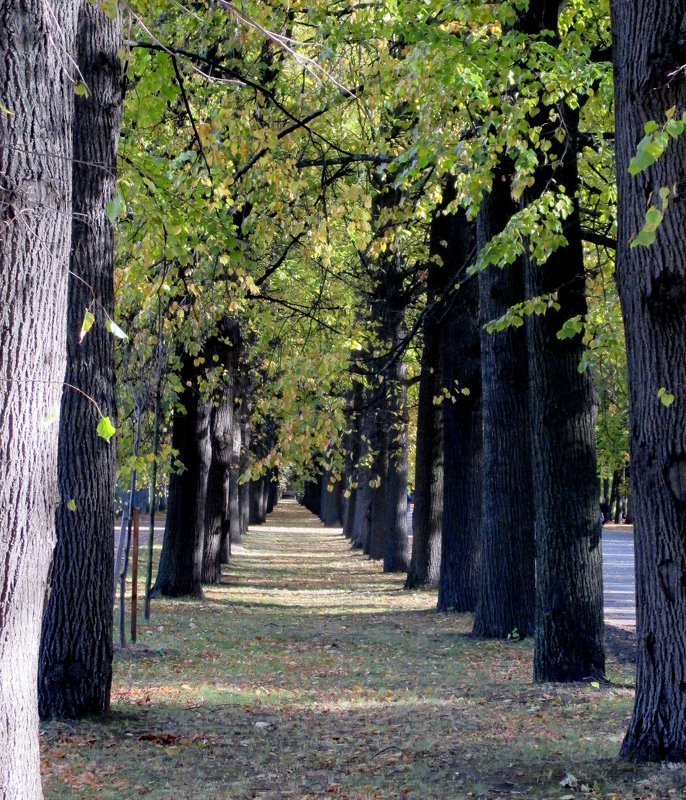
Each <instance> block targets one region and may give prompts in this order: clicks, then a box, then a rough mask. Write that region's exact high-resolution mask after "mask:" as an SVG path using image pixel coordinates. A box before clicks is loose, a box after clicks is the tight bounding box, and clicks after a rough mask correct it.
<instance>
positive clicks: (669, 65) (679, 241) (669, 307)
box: [611, 0, 686, 761]
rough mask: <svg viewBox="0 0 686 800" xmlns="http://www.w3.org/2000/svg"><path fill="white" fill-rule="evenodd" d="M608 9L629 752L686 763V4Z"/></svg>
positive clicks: (655, 0) (656, 1)
mask: <svg viewBox="0 0 686 800" xmlns="http://www.w3.org/2000/svg"><path fill="white" fill-rule="evenodd" d="M611 10H612V26H613V61H614V70H615V72H614V81H615V103H616V105H615V115H616V120H617V126H616V127H617V142H616V148H617V188H618V232H617V268H616V275H617V285H618V289H619V296H620V300H621V304H622V313H623V317H624V324H625V331H626V343H627V372H628V382H629V417H630V452H631V487H632V493H633V511H634V536H635V543H636V550H635V552H636V587H637V593H636V601H637V624H636V632H637V637H638V659H637V672H636V697H635V701H634V709H633V714H632V717H631V722H630V724H629V729H628V731H627V734H626V738H625V740H624V744H623V745H622V755H623V756H624V757H625V758H635V759H638V760H665V761H684V760H685V759H686V697H685V696H684V691H683V687H684V677H683V676H684V670H685V668H686V652H685V650H684V642H686V593H685V592H684V575H685V574H686V515H685V514H684V504H685V503H686V488H685V487H686V445H685V443H684V431H685V430H686V373H685V372H684V368H685V365H686V316H685V315H684V307H685V306H686V261H685V260H684V253H683V241H684V236H685V235H686V206H684V204H683V202H682V201H681V192H682V186H683V174H684V163H685V160H686V136H683V135H680V134H681V131H682V130H683V119H682V118H680V117H677V116H676V113H677V112H678V114H679V115H680V114H682V113H683V111H684V109H686V74H684V71H683V69H682V65H683V63H684V51H683V31H684V30H685V29H686V24H685V23H686V19H685V18H686V2H684V1H683V0H641V2H638V3H621V2H615V3H613V4H612V9H611ZM675 126H676V127H675ZM670 134H671V135H672V136H673V137H675V139H676V140H675V141H672V142H670ZM637 147H638V150H637ZM662 151H664V152H662ZM660 153H661V155H660V157H659V158H658V160H657V161H656V160H655V158H656V155H657V154H660ZM632 156H635V158H634V160H633V162H632ZM646 203H647V204H648V215H647V216H646ZM663 216H664V218H663V219H662V217H663ZM660 219H662V221H661V224H660V225H659V227H657V228H656V224H657V223H658V222H659V221H660ZM632 240H633V241H632Z"/></svg>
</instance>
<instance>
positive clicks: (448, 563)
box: [415, 213, 483, 612]
mask: <svg viewBox="0 0 686 800" xmlns="http://www.w3.org/2000/svg"><path fill="white" fill-rule="evenodd" d="M449 223H450V227H449V229H448V230H447V231H445V235H444V236H443V237H442V241H445V242H446V254H445V262H446V267H447V268H448V269H450V270H451V271H452V274H453V275H454V280H452V281H451V282H450V283H449V284H448V285H449V286H453V285H454V284H455V283H459V288H458V289H457V291H456V292H455V291H453V292H451V293H450V295H449V296H448V298H446V303H445V306H444V310H443V312H442V313H443V315H444V320H445V325H444V327H443V329H442V341H443V359H442V360H443V369H442V385H443V387H445V389H446V390H447V391H448V392H449V393H450V399H449V400H446V401H445V402H444V403H443V420H442V428H443V508H442V511H443V515H442V544H441V575H440V582H439V587H438V610H439V611H458V612H463V611H474V609H475V608H476V600H477V594H478V585H479V583H478V581H479V554H480V549H479V543H480V539H481V493H482V484H481V477H482V456H483V452H482V440H483V433H482V427H483V418H482V413H481V352H480V348H481V342H480V330H479V285H478V280H477V278H476V277H472V278H466V271H467V268H468V267H469V266H470V265H471V264H472V263H473V259H474V249H475V244H476V243H475V230H474V227H475V226H474V224H473V223H471V222H468V221H467V219H466V215H465V214H464V213H459V214H457V215H456V216H454V217H452V218H451V219H450V220H449ZM415 512H416V506H415Z"/></svg>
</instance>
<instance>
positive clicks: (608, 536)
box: [603, 525, 636, 628]
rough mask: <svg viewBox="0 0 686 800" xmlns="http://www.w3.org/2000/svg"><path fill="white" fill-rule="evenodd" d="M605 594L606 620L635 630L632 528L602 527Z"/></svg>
mask: <svg viewBox="0 0 686 800" xmlns="http://www.w3.org/2000/svg"><path fill="white" fill-rule="evenodd" d="M603 593H604V601H605V621H606V622H609V623H610V624H612V625H620V626H621V627H622V628H635V627H636V596H635V583H634V535H633V530H632V528H631V526H629V525H610V526H606V527H605V528H603Z"/></svg>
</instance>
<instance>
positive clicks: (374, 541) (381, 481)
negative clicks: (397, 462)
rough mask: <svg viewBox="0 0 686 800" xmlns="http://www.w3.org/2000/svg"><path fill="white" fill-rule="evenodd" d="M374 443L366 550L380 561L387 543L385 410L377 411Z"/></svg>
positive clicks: (372, 557)
mask: <svg viewBox="0 0 686 800" xmlns="http://www.w3.org/2000/svg"><path fill="white" fill-rule="evenodd" d="M374 427H375V435H374V443H375V446H376V453H375V456H374V461H373V465H372V482H373V483H374V489H373V490H372V496H371V518H370V523H369V538H368V539H367V546H366V548H365V550H364V552H365V554H366V555H368V556H369V557H370V558H371V559H374V560H378V559H382V558H383V556H384V547H385V541H386V532H385V527H386V494H385V492H386V477H387V475H388V433H389V431H388V416H387V414H386V409H385V408H377V409H376V417H375V419H374Z"/></svg>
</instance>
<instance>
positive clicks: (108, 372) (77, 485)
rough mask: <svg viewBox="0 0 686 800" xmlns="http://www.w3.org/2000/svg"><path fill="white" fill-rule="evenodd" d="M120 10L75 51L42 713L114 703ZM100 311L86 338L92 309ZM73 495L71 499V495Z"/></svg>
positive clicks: (95, 709) (95, 710)
mask: <svg viewBox="0 0 686 800" xmlns="http://www.w3.org/2000/svg"><path fill="white" fill-rule="evenodd" d="M120 47H121V20H120V19H116V20H112V19H110V18H109V17H108V16H106V15H105V14H104V13H103V12H102V11H100V10H99V9H97V8H96V7H95V6H93V5H91V4H90V3H86V2H84V3H81V4H80V8H79V17H78V32H77V52H76V60H77V63H78V66H79V70H80V73H81V76H82V79H83V81H84V82H85V84H86V85H87V86H88V92H89V93H88V96H87V97H77V98H76V102H75V109H74V123H73V147H74V165H73V205H72V249H71V263H70V271H71V274H70V276H69V285H68V308H67V336H66V342H67V370H66V376H65V383H66V384H67V388H66V390H65V391H64V393H63V395H62V407H61V413H60V426H59V451H58V465H57V466H58V486H59V494H60V497H61V498H62V501H63V502H62V503H61V504H60V505H59V507H58V508H57V511H56V515H55V522H56V531H57V545H56V548H55V553H54V560H53V566H52V572H51V581H50V590H49V596H48V603H47V608H46V612H45V616H44V618H43V626H42V628H43V630H42V639H41V649H40V657H39V680H38V692H39V711H40V715H41V717H43V718H48V717H58V718H65V717H67V718H75V717H82V716H84V715H87V714H100V713H103V712H105V711H107V709H108V708H109V704H110V685H111V682H112V606H113V602H114V596H113V589H112V587H113V569H114V487H115V478H116V469H117V454H116V447H115V443H114V441H111V442H106V441H105V440H104V439H102V438H101V437H99V436H98V434H97V432H96V427H97V423H98V415H97V413H94V412H95V408H94V403H96V404H97V406H98V407H99V408H100V411H101V412H102V414H103V415H106V416H109V417H110V419H112V420H116V417H117V415H116V409H115V390H114V381H115V375H114V341H115V340H114V337H113V336H112V334H111V333H109V331H107V330H106V327H105V323H106V322H107V320H108V319H111V318H112V317H113V315H114V231H113V227H112V223H111V222H110V221H109V219H108V217H107V204H108V203H109V202H110V201H111V200H112V198H113V197H114V193H115V180H116V176H115V170H116V157H117V146H118V142H119V129H120V121H121V106H122V88H123V87H122V64H121V61H120V60H119V56H118V50H119V48H120ZM87 309H88V310H90V311H91V313H93V314H94V315H95V323H94V325H93V327H92V328H91V330H90V331H89V332H88V333H87V334H86V335H85V337H83V341H81V337H80V330H81V324H82V322H83V319H84V314H85V312H86V310H87ZM72 499H73V500H74V501H75V508H74V510H73V511H72V510H70V509H69V508H68V506H67V501H69V500H72Z"/></svg>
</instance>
